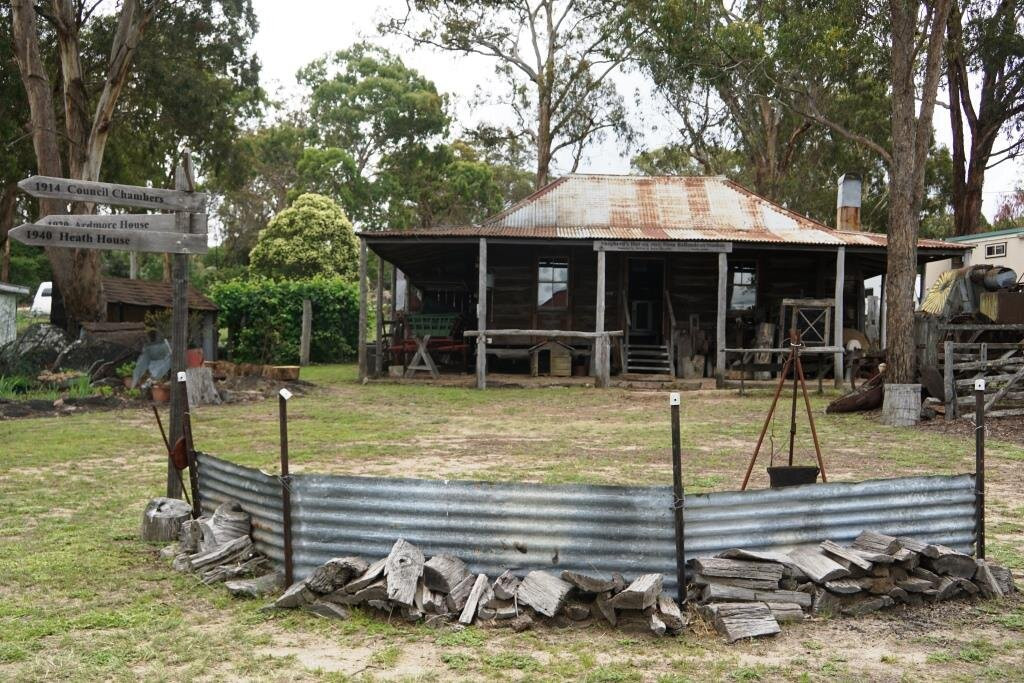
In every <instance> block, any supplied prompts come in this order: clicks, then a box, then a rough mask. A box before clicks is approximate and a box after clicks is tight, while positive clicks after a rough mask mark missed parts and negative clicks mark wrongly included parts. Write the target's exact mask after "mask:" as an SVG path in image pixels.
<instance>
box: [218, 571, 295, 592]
mask: <svg viewBox="0 0 1024 683" xmlns="http://www.w3.org/2000/svg"><path fill="white" fill-rule="evenodd" d="M282 585H284V574H283V573H281V572H272V573H270V574H264V575H263V576H257V577H256V578H255V579H236V580H234V581H226V582H225V583H224V587H225V588H227V589H228V592H229V593H231V595H234V596H235V597H244V598H262V597H265V596H267V595H271V594H272V593H276V592H277V591H279V590H280V589H281V586H282Z"/></svg>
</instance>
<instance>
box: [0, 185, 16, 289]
mask: <svg viewBox="0 0 1024 683" xmlns="http://www.w3.org/2000/svg"><path fill="white" fill-rule="evenodd" d="M17 192H18V186H17V185H16V184H15V183H11V184H9V185H7V186H6V187H4V190H3V194H2V195H0V244H2V245H3V254H2V255H0V282H9V281H10V279H11V239H10V237H8V236H7V233H8V232H10V230H11V228H13V227H14V199H15V197H16V196H17Z"/></svg>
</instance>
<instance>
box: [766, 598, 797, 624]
mask: <svg viewBox="0 0 1024 683" xmlns="http://www.w3.org/2000/svg"><path fill="white" fill-rule="evenodd" d="M765 604H767V605H768V609H769V610H770V611H771V613H772V616H773V617H775V621H777V622H779V623H780V624H781V623H784V622H787V621H803V620H804V611H803V609H802V608H801V607H800V605H797V604H796V603H793V602H769V603H765Z"/></svg>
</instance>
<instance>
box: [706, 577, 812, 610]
mask: <svg viewBox="0 0 1024 683" xmlns="http://www.w3.org/2000/svg"><path fill="white" fill-rule="evenodd" d="M701 600H702V601H703V602H795V603H797V604H799V605H801V606H804V607H810V606H811V594H810V593H805V592H804V591H781V590H780V591H755V590H750V589H749V588H737V587H735V586H723V585H721V584H716V583H712V584H708V585H707V586H705V587H704V591H703V592H702V593H701Z"/></svg>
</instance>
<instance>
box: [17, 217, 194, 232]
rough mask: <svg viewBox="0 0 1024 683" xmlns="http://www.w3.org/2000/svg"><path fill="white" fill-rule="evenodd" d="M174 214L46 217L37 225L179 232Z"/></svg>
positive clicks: (37, 222)
mask: <svg viewBox="0 0 1024 683" xmlns="http://www.w3.org/2000/svg"><path fill="white" fill-rule="evenodd" d="M174 222H175V217H174V214H170V213H117V214H113V215H110V216H96V215H94V214H85V215H77V214H76V215H73V216H59V215H58V216H46V217H45V218H40V219H39V220H38V221H36V224H37V225H49V226H60V227H65V228H103V229H105V230H156V231H157V232H177V230H176V226H175V223H174Z"/></svg>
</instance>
